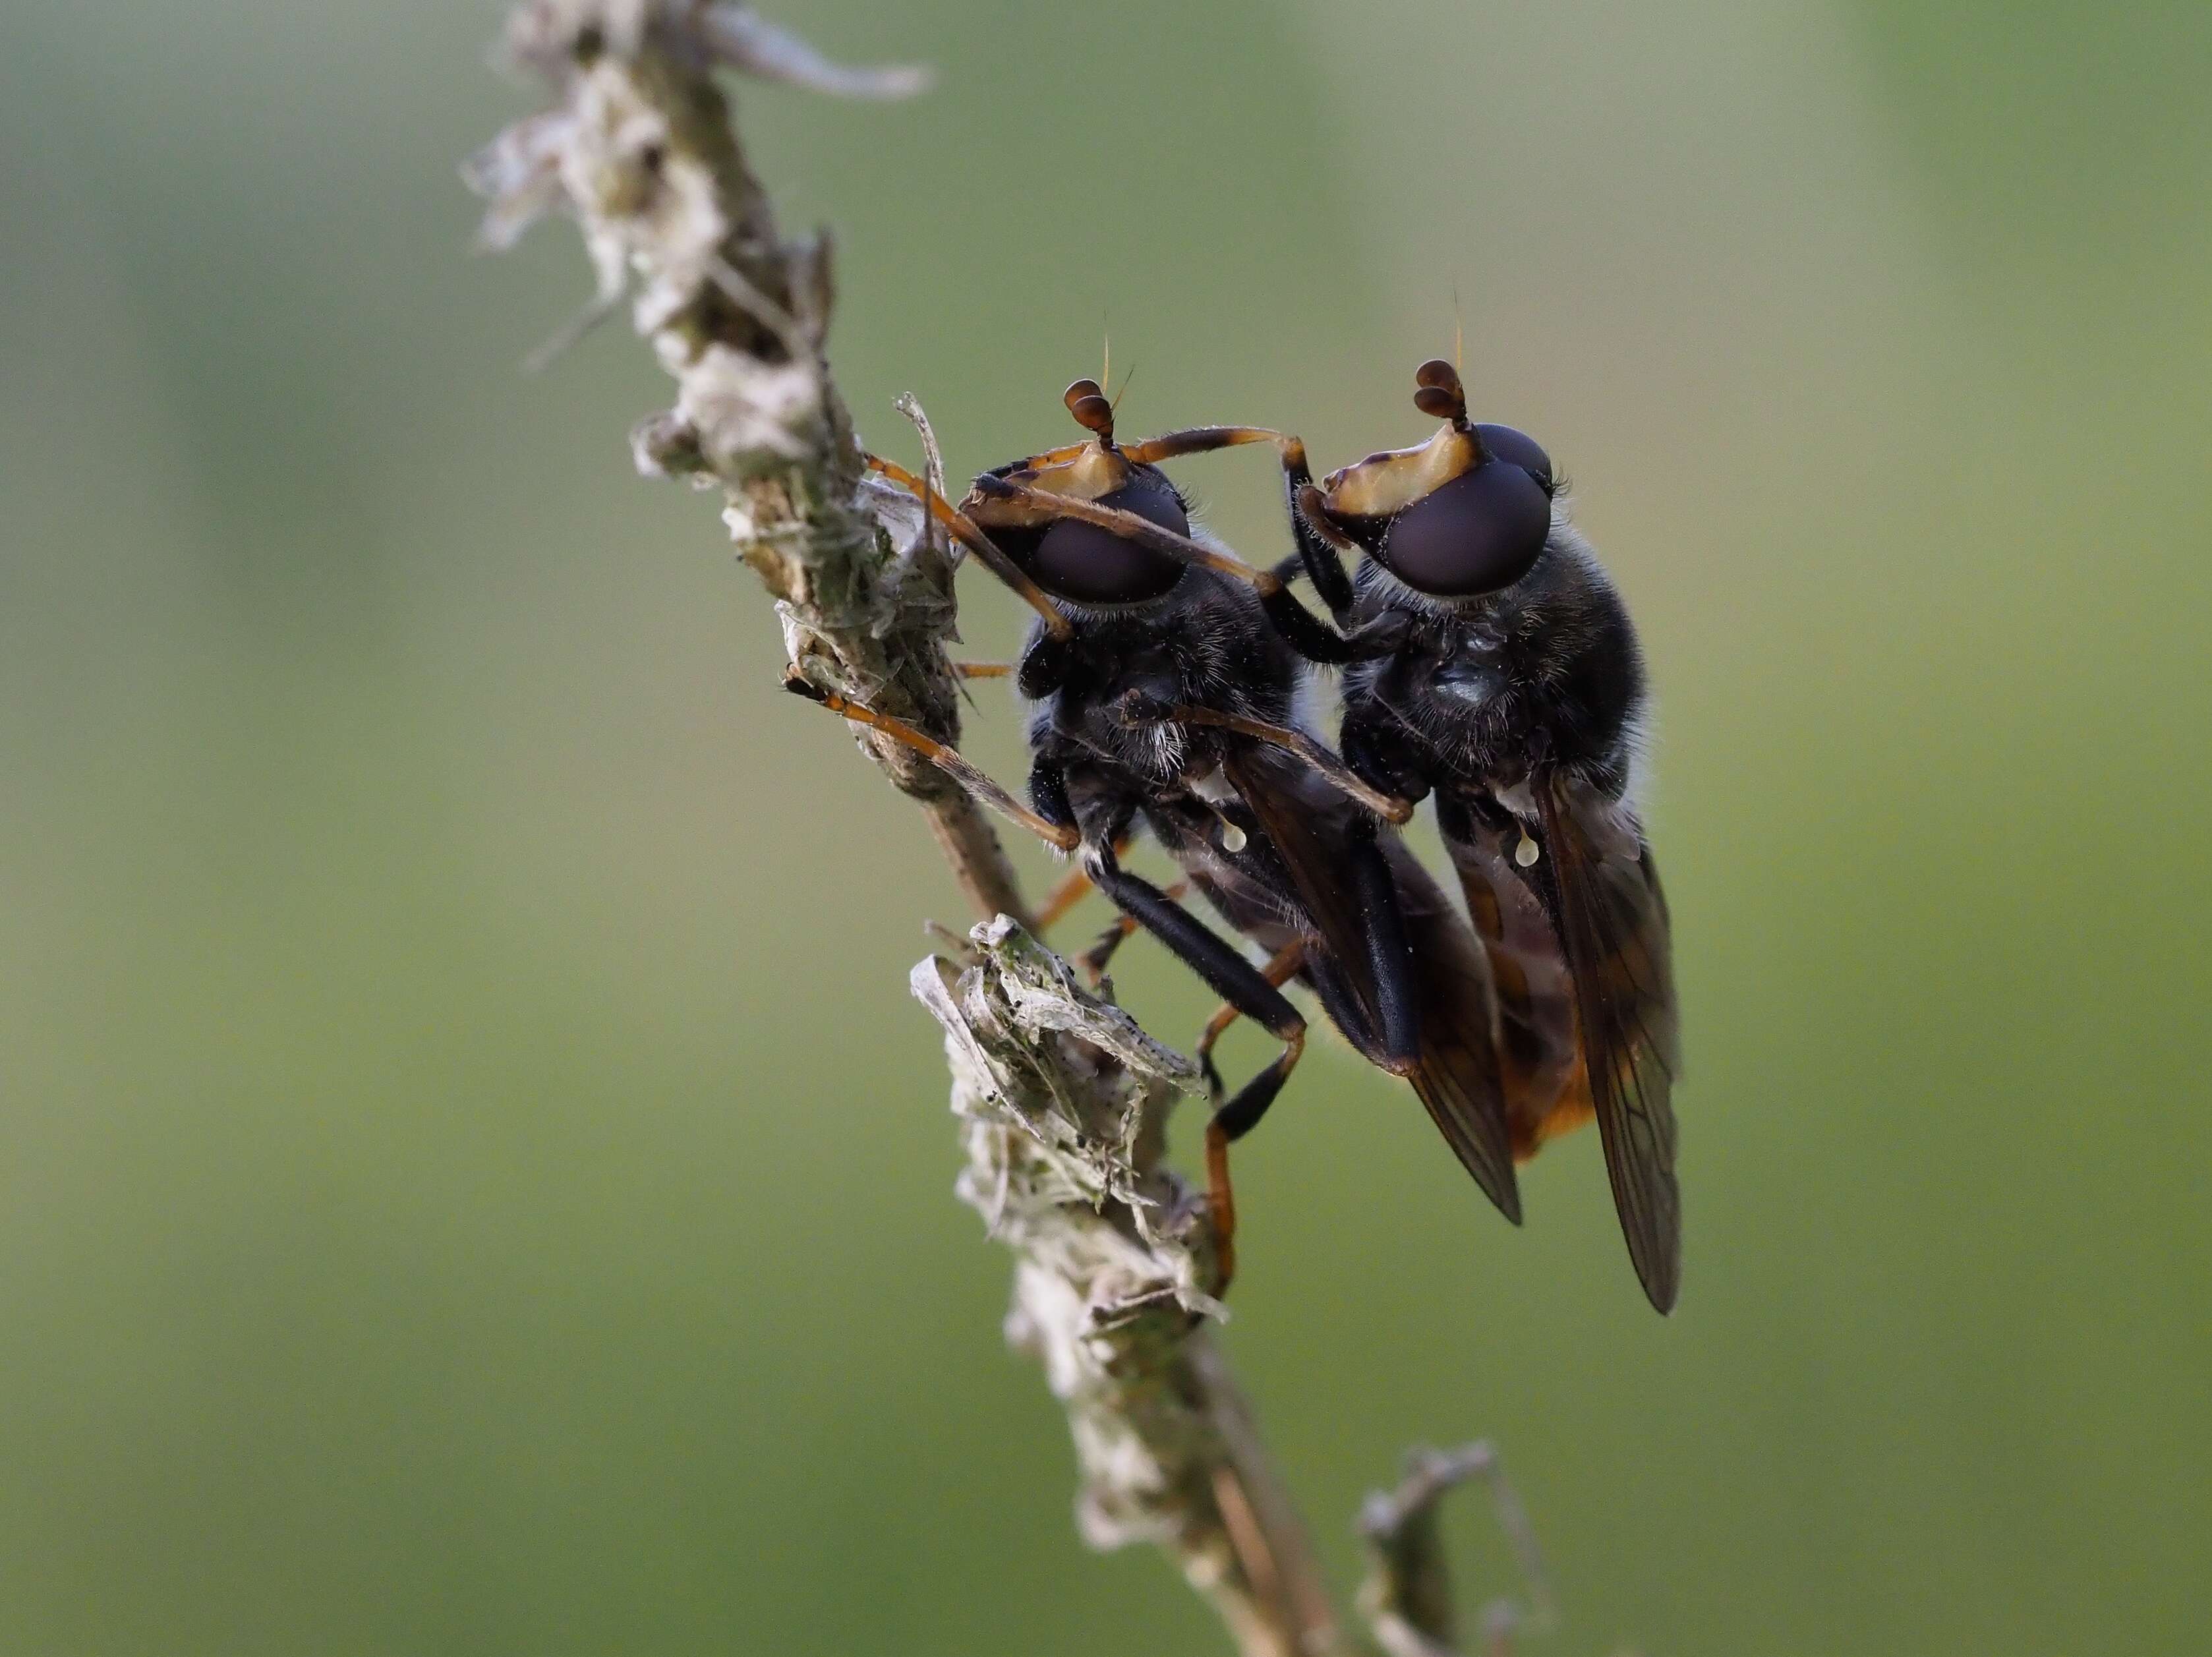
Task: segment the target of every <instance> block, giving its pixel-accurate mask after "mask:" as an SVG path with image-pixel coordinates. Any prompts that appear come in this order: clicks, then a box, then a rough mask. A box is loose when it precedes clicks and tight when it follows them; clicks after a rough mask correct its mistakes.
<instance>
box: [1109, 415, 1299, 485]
mask: <svg viewBox="0 0 2212 1657" xmlns="http://www.w3.org/2000/svg"><path fill="white" fill-rule="evenodd" d="M1245 443H1272V444H1273V445H1274V446H1275V448H1276V450H1277V452H1279V453H1281V454H1282V455H1283V456H1284V461H1283V464H1284V465H1285V467H1287V466H1288V465H1289V464H1290V458H1289V457H1290V456H1291V454H1292V453H1293V452H1295V453H1296V454H1297V457H1298V462H1299V464H1301V465H1303V464H1304V463H1305V453H1306V448H1305V445H1304V444H1303V443H1301V442H1299V441H1298V440H1297V438H1295V437H1286V436H1285V435H1284V434H1282V433H1280V432H1277V431H1270V430H1268V429H1267V428H1266V427H1265V426H1190V427H1186V428H1183V429H1182V430H1181V431H1175V432H1162V433H1161V434H1159V435H1158V437H1148V438H1146V439H1145V440H1143V441H1142V442H1139V443H1123V444H1121V445H1119V448H1120V449H1121V458H1123V459H1124V460H1127V461H1128V462H1130V463H1131V464H1133V465H1139V466H1156V465H1158V464H1159V463H1160V462H1161V461H1163V460H1173V459H1176V458H1178V457H1179V456H1182V455H1186V454H1211V453H1212V452H1213V451H1214V450H1216V449H1233V448H1236V447H1237V446H1240V445H1242V444H1245ZM1307 476H1309V477H1310V476H1312V474H1311V473H1308V474H1307Z"/></svg>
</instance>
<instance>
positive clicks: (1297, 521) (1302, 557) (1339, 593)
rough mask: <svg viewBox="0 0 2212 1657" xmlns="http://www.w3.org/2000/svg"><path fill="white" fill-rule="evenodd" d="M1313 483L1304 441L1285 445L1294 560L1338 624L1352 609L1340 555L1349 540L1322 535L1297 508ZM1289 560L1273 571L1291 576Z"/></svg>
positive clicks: (1286, 500) (1285, 479)
mask: <svg viewBox="0 0 2212 1657" xmlns="http://www.w3.org/2000/svg"><path fill="white" fill-rule="evenodd" d="M1313 487H1314V481H1313V468H1312V467H1310V466H1309V465H1308V464H1306V449H1305V445H1304V444H1303V443H1299V444H1296V445H1295V446H1288V447H1285V449H1284V450H1283V501H1284V504H1285V506H1286V507H1288V508H1289V510H1290V514H1291V539H1292V541H1294V542H1295V543H1297V549H1298V550H1297V562H1298V563H1299V564H1300V565H1302V566H1303V567H1304V570H1305V573H1306V575H1307V578H1308V579H1309V580H1311V581H1312V582H1313V584H1314V591H1315V592H1316V593H1318V594H1320V595H1321V601H1322V603H1323V604H1327V605H1328V613H1329V614H1330V615H1331V616H1334V617H1335V618H1336V622H1337V625H1338V626H1339V627H1341V626H1343V625H1344V623H1345V622H1346V619H1347V617H1348V616H1350V614H1351V611H1352V577H1351V576H1350V575H1349V574H1346V571H1345V568H1344V557H1343V553H1344V550H1345V548H1346V546H1349V545H1350V543H1349V542H1348V541H1344V540H1343V539H1342V537H1330V538H1324V537H1323V536H1322V531H1321V527H1320V525H1316V523H1315V522H1314V521H1313V519H1310V518H1309V517H1308V516H1307V515H1306V513H1304V511H1302V510H1301V509H1300V503H1301V502H1302V501H1303V500H1304V496H1305V494H1306V492H1307V491H1308V490H1310V489H1312V488H1313ZM1332 527H1333V526H1332ZM1290 565H1291V560H1289V559H1287V558H1286V559H1285V560H1284V561H1282V562H1281V563H1280V564H1278V565H1277V566H1276V567H1275V571H1276V574H1278V575H1280V576H1281V577H1282V578H1283V579H1284V580H1289V579H1290V574H1289V569H1290Z"/></svg>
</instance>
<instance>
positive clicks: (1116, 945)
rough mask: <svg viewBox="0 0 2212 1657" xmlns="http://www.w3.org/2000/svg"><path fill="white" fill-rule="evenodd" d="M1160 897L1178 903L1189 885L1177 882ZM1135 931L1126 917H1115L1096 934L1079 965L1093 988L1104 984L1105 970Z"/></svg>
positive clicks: (1184, 895) (1185, 893) (1185, 895)
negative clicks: (1093, 941)
mask: <svg viewBox="0 0 2212 1657" xmlns="http://www.w3.org/2000/svg"><path fill="white" fill-rule="evenodd" d="M1160 895H1161V896H1163V897H1166V898H1171V899H1173V900H1174V901H1176V902H1177V903H1180V902H1182V901H1183V899H1185V898H1187V897H1188V896H1189V895H1190V883H1189V882H1188V881H1187V880H1178V881H1177V882H1176V883H1175V884H1174V885H1172V886H1170V887H1168V888H1166V889H1164V890H1163V891H1162V892H1161V894H1160ZM1136 931H1137V923H1136V922H1135V921H1133V920H1131V919H1129V917H1128V916H1127V915H1116V916H1115V918H1114V920H1113V923H1112V924H1111V925H1110V926H1108V927H1107V928H1106V930H1105V931H1103V932H1101V933H1099V934H1098V939H1097V942H1096V943H1094V944H1091V947H1090V948H1089V949H1087V950H1085V951H1084V952H1083V956H1082V960H1081V962H1080V964H1081V966H1082V968H1083V971H1084V974H1085V976H1087V977H1088V978H1089V979H1090V980H1091V986H1092V987H1093V988H1096V987H1097V986H1098V985H1100V984H1103V982H1105V980H1106V968H1108V967H1109V966H1110V965H1112V964H1113V960H1114V956H1115V953H1116V952H1117V951H1118V950H1120V949H1121V946H1122V944H1126V943H1127V942H1128V941H1129V939H1130V938H1131V937H1133V935H1134V934H1135V932H1136Z"/></svg>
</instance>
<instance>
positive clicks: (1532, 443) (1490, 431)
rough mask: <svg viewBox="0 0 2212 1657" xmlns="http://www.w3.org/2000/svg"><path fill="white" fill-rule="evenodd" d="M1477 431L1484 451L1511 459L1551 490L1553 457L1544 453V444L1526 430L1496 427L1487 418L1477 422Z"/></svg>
mask: <svg viewBox="0 0 2212 1657" xmlns="http://www.w3.org/2000/svg"><path fill="white" fill-rule="evenodd" d="M1474 434H1475V435H1476V436H1477V437H1480V439H1481V440H1482V452H1484V453H1485V454H1487V455H1491V456H1493V457H1495V458H1498V459H1499V460H1510V461H1511V462H1512V463H1513V464H1515V465H1516V466H1518V467H1520V468H1521V470H1523V471H1525V472H1527V473H1528V476H1531V477H1533V478H1534V479H1535V480H1536V481H1537V482H1538V483H1541V484H1542V485H1543V486H1544V488H1545V489H1547V491H1548V490H1549V489H1551V487H1552V478H1553V472H1552V457H1551V456H1550V455H1548V454H1546V453H1545V452H1544V446H1543V445H1542V444H1541V443H1539V442H1538V441H1537V440H1535V439H1534V438H1533V437H1531V436H1529V435H1528V433H1526V432H1516V431H1515V430H1514V429H1513V428H1512V427H1510V426H1495V425H1492V424H1491V423H1490V422H1487V421H1485V422H1482V423H1480V424H1479V425H1477V426H1476V427H1475V428H1474Z"/></svg>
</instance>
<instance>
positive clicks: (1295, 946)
mask: <svg viewBox="0 0 2212 1657" xmlns="http://www.w3.org/2000/svg"><path fill="white" fill-rule="evenodd" d="M1169 891H1170V893H1172V892H1173V891H1174V888H1173V887H1170V888H1169ZM1305 960H1306V941H1305V939H1304V938H1292V939H1291V941H1290V942H1289V943H1287V944H1285V945H1283V947H1282V948H1281V949H1279V950H1276V951H1275V953H1274V955H1273V957H1272V958H1270V959H1269V961H1268V962H1267V965H1266V966H1264V967H1262V968H1260V976H1261V977H1262V978H1264V979H1266V980H1267V981H1268V982H1269V983H1270V984H1273V986H1275V987H1276V988H1277V989H1280V988H1282V986H1284V985H1285V984H1287V983H1289V982H1290V981H1291V980H1292V979H1293V978H1295V977H1297V974H1298V968H1301V967H1303V966H1304V965H1305ZM1243 1016H1244V1015H1243V1013H1242V1012H1241V1011H1238V1010H1237V1005H1236V1003H1234V1002H1232V1001H1225V1002H1223V1003H1222V1004H1221V1005H1220V1006H1219V1007H1218V1009H1217V1010H1216V1011H1215V1012H1214V1015H1213V1017H1212V1018H1209V1019H1208V1020H1206V1028H1205V1029H1203V1030H1201V1031H1200V1032H1199V1037H1198V1045H1197V1046H1196V1047H1193V1048H1192V1049H1191V1057H1192V1058H1194V1059H1197V1060H1198V1067H1199V1070H1200V1072H1201V1073H1203V1074H1204V1076H1205V1077H1206V1088H1207V1089H1208V1091H1210V1092H1211V1093H1212V1096H1213V1102H1214V1103H1215V1104H1217V1105H1218V1104H1219V1103H1220V1102H1221V1096H1222V1095H1223V1094H1225V1093H1226V1092H1228V1091H1229V1084H1228V1083H1225V1082H1224V1081H1223V1080H1222V1079H1221V1071H1219V1070H1218V1068H1217V1067H1216V1066H1215V1065H1214V1062H1213V1048H1214V1044H1215V1043H1217V1042H1218V1041H1220V1040H1221V1038H1222V1035H1223V1034H1224V1033H1225V1032H1226V1031H1227V1029H1229V1027H1230V1026H1231V1024H1234V1023H1236V1022H1237V1020H1238V1019H1240V1018H1242V1017H1243Z"/></svg>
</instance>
